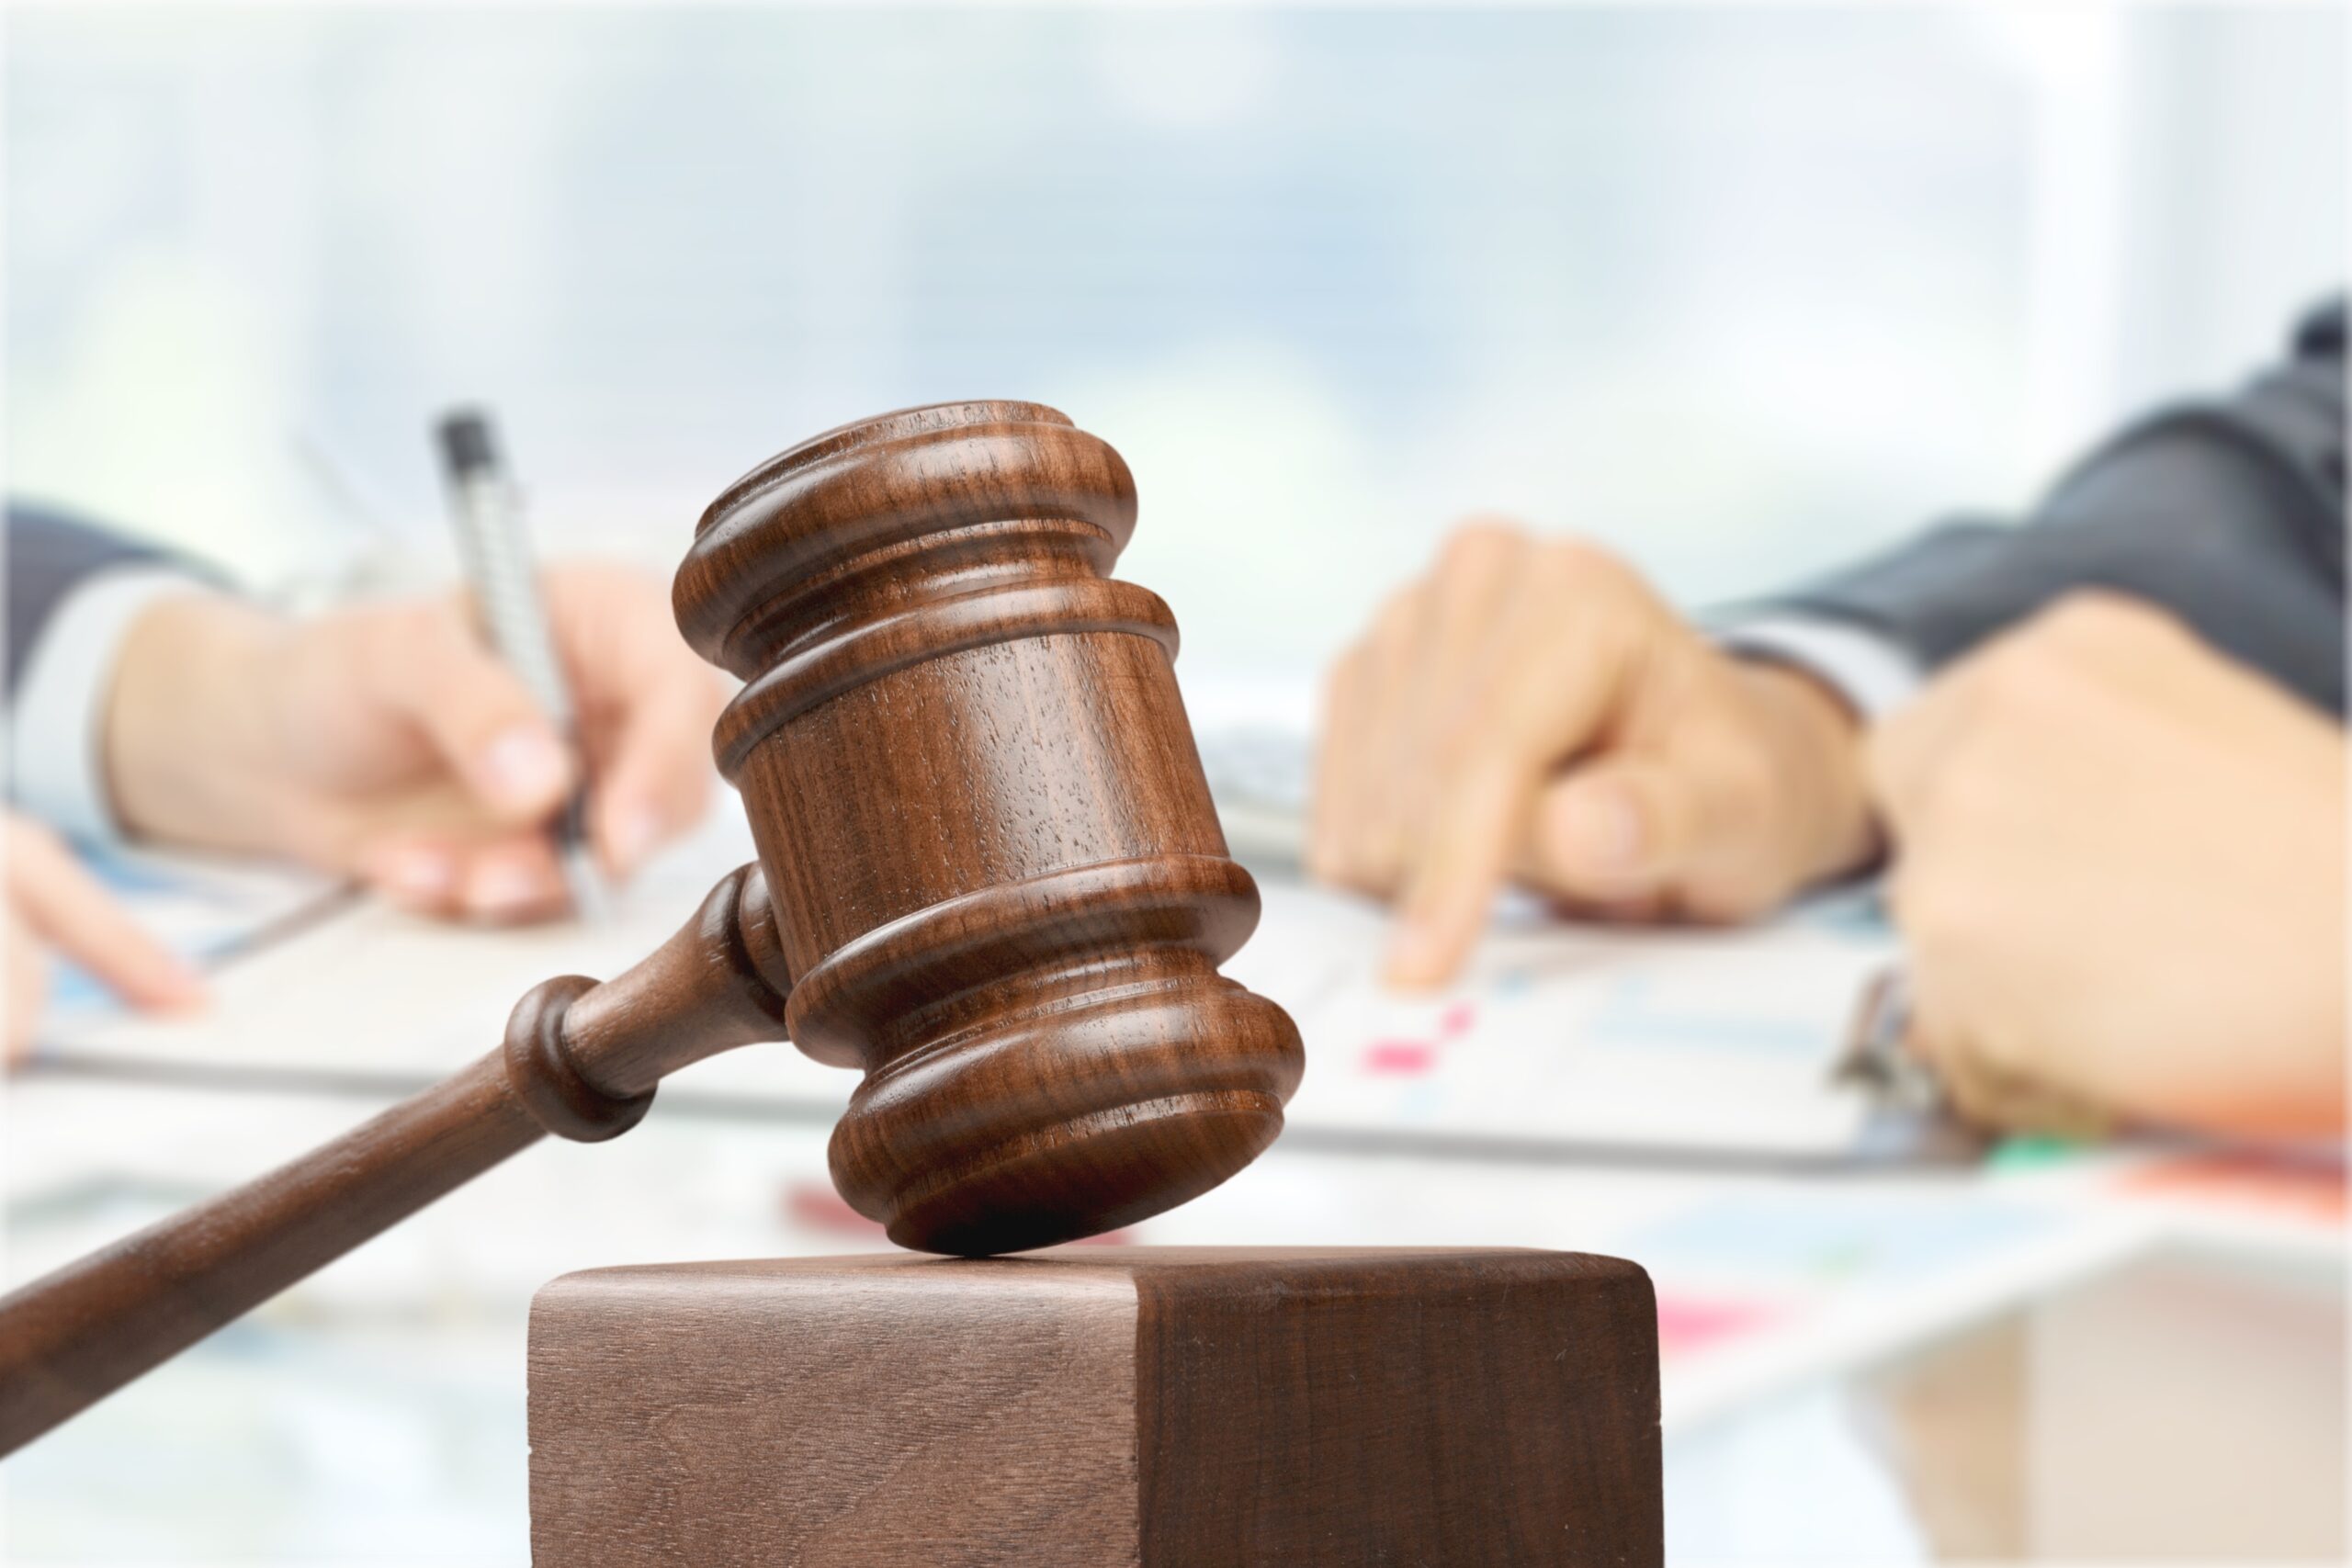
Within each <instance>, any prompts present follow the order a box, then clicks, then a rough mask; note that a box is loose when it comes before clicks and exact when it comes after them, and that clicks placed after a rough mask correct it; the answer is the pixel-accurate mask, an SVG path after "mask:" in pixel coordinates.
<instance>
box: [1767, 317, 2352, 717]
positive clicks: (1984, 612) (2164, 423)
mask: <svg viewBox="0 0 2352 1568" xmlns="http://www.w3.org/2000/svg"><path fill="white" fill-rule="evenodd" d="M2335 320H2336V325H2335V333H2334V334H2333V335H2332V336H2331V335H2329V334H2325V333H2312V332H2307V333H2306V334H2305V341H2304V342H2302V343H2301V344H2300V345H2299V348H2298V353H2297V357H2296V358H2294V359H2293V360H2292V361H2290V362H2289V363H2287V364H2285V365H2282V366H2279V367H2274V368H2273V369H2272V370H2270V371H2268V372H2267V373H2266V374H2265V375H2263V376H2261V377H2260V378H2256V380H2255V381H2254V382H2253V383H2252V384H2250V385H2249V386H2248V387H2247V388H2246V389H2244V390H2242V391H2240V392H2238V393H2236V394H2234V395H2233V396H2229V397H2224V398H2217V399H2213V400H2209V401H2203V402H2196V403H2188V404H2184V405H2182V406H2180V407H2178V408H2176V409H2173V410H2171V411H2168V412H2165V413H2162V414H2160V415H2158V416H2156V417H2154V418H2152V419H2148V420H2144V421H2142V422H2141V423H2138V424H2136V425H2134V426H2132V427H2131V428H2130V429H2128V430H2126V431H2125V432H2123V433H2122V434H2120V435H2118V436H2117V437H2116V438H2115V439H2113V440H2111V441H2109V443H2107V444H2106V445H2105V446H2102V447H2101V448H2100V449H2098V451H2096V452H2094V453H2092V454H2091V455H2090V456H2089V457H2087V458H2086V459H2085V460H2084V461H2083V462H2082V463H2081V464H2080V465H2079V466H2078V467H2077V468H2075V470H2074V471H2073V472H2072V473H2071V474H2069V475H2068V476H2067V477H2066V478H2065V479H2064V481H2063V482H2062V483H2061V484H2059V485H2058V486H2057V487H2056V488H2055V489H2054V490H2053V491H2052V493H2051V494H2050V496H2049V497H2048V498H2047V499H2046V500H2045V501H2044V502H2041V504H2040V505H2039V506H2038V507H2037V508H2036V509H2035V511H2034V512H2033V513H2031V514H2030V517H2029V518H2028V519H2027V520H2026V521H2025V522H2024V523H2023V524H2022V525H2019V526H2017V527H2008V526H2004V525H1999V524H1996V523H1988V522H1962V523H1957V524H1953V525H1948V526H1945V527H1942V528H1939V529H1938V530H1935V531H1934V532H1931V533H1928V534H1926V535H1923V536H1920V537H1918V538H1917V539H1916V540H1913V541H1912V542H1910V543H1907V544H1905V545H1903V546H1900V547H1896V548H1895V549H1894V550H1892V551H1890V552H1888V553H1886V554H1884V555H1882V556H1880V557H1877V558H1873V559H1871V560H1867V561H1864V562H1861V563H1860V564H1858V565H1856V566H1854V567H1852V568H1850V569H1849V570H1845V571H1842V572H1839V573H1838V574H1836V575H1833V576H1832V577H1830V578H1828V579H1826V580H1825V581H1819V582H1815V583H1813V584H1809V585H1806V586H1804V587H1802V588H1799V589H1797V590H1795V591H1793V592H1790V593H1788V594H1786V595H1784V596H1781V597H1780V598H1779V599H1777V600H1776V601H1774V602H1773V604H1771V606H1770V608H1771V609H1772V610H1773V611H1775V612H1778V613H1781V614H1790V613H1793V614H1795V615H1800V616H1807V617H1815V618H1822V619H1827V620H1831V621H1836V622H1843V623H1846V624H1848V625H1852V626H1861V627H1866V628H1868V629H1870V630H1871V631H1872V632H1874V633H1876V634H1878V635H1881V636H1883V637H1888V638H1889V639H1891V640H1893V641H1894V642H1896V643H1898V644H1900V645H1901V646H1902V647H1904V648H1905V649H1907V650H1908V651H1909V653H1910V654H1911V655H1912V656H1913V657H1914V658H1915V659H1916V660H1917V661H1918V663H1919V665H1920V667H1921V668H1922V669H1923V670H1926V671H1934V670H1936V669H1938V668H1939V667H1941V666H1943V665H1945V664H1947V663H1949V662H1951V660H1955V659H1957V658H1959V657H1961V656H1962V655H1963V654H1965V653H1967V652H1969V651H1970V650H1971V649H1974V648H1976V647H1978V646H1979V645H1981V644H1982V643H1984V642H1985V641H1986V640H1987V639H1989V638H1991V637H1996V636H1997V635H1999V634H2000V633H2002V632H2004V631H2006V630H2007V629H2008V628H2009V627H2011V626H2017V625H2018V624H2020V623H2021V622H2023V621H2024V620H2026V619H2027V618H2029V617H2030V616H2031V615H2034V614H2036V613H2037V612H2039V611H2041V609H2043V608H2044V607H2045V606H2047V605H2049V604H2052V602H2054V601H2056V600H2058V599H2060V598H2062V597H2064V596H2065V595H2067V594H2070V593H2073V592H2078V591H2081V590H2084V589H2110V590H2115V591H2118V592H2122V593H2125V594H2128V595H2130V596H2131V597H2132V598H2135V599H2138V600H2141V601H2143V602H2144V603H2147V604H2153V605H2155V606H2157V607H2159V608H2162V609H2165V610H2167V611H2169V612H2171V613H2172V614H2173V615H2175V616H2176V617H2177V618H2178V619H2179V620H2181V621H2182V622H2184V623H2186V624H2187V625H2188V626H2190V627H2191V628H2192V629H2194V630H2195V631H2196V632H2197V633H2198V635H2199V637H2201V638H2202V639H2203V640H2204V641H2205V642H2206V643H2208V644H2209V645H2211V647H2213V648H2215V649H2218V650H2220V651H2221V652H2222V653H2225V654H2228V655H2230V656H2231V657H2232V658H2233V659H2235V660H2238V661H2239V662H2240V663H2243V664H2245V665H2248V666H2251V667H2252V668H2254V669H2256V670H2258V671H2262V672H2263V673H2265V674H2267V675H2268V676H2269V677H2270V678H2271V679H2272V680H2273V681H2274V682H2278V684H2280V685H2283V686H2286V687H2288V688H2289V689H2290V690H2292V691H2295V692H2297V693H2298V694H2301V696H2303V697H2304V698H2305V699H2306V700H2307V701H2309V702H2311V703H2312V704H2314V705H2318V706H2320V707H2322V708H2325V709H2329V710H2332V711H2334V712H2336V713H2338V714H2341V713H2342V712H2343V711H2344V707H2345V680H2344V675H2345V659H2344V649H2345V644H2344V625H2343V609H2344V550H2343V541H2344V517H2343V510H2344V505H2345V491H2344V468H2343V462H2344V446H2343V441H2344V436H2343V421H2344V396H2345V394H2344V362H2343V355H2342V348H2341V334H2342V328H2341V317H2340V313H2339V315H2338V316H2337V317H2336V319H2335Z"/></svg>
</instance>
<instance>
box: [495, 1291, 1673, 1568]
mask: <svg viewBox="0 0 2352 1568" xmlns="http://www.w3.org/2000/svg"><path fill="white" fill-rule="evenodd" d="M530 1404H531V1411H530V1421H531V1517H532V1559H533V1562H535V1564H537V1568H646V1565H650V1564H653V1563H674V1562H692V1563H695V1564H696V1565H697V1568H750V1565H752V1564H762V1565H766V1564H779V1565H781V1564H811V1565H813V1564H823V1565H825V1568H882V1565H884V1564H889V1565H892V1568H898V1565H901V1564H910V1563H922V1564H940V1565H954V1568H964V1565H971V1568H978V1565H982V1564H1015V1563H1018V1564H1040V1565H1045V1568H1204V1565H1216V1568H1246V1565H1252V1564H1299V1565H1316V1568H1324V1565H1329V1568H1359V1565H1361V1564H1366V1563H1378V1564H1393V1565H1398V1568H1403V1565H1409V1564H1429V1565H1432V1568H1437V1565H1443V1568H1464V1565H1473V1564H1487V1563H1508V1564H1529V1565H1533V1568H1550V1565H1557V1564H1590V1565H1599V1564H1609V1565H1611V1568H1645V1565H1652V1564H1656V1563H1657V1562H1660V1560H1661V1558H1662V1554H1663V1544H1662V1542H1663V1514H1662V1503H1661V1496H1660V1492H1659V1468H1658V1467H1659V1451H1658V1427H1657V1416H1658V1406H1657V1317H1656V1305H1655V1302H1654V1300H1653V1298H1652V1296H1651V1292H1650V1289H1649V1282H1648V1280H1647V1278H1646V1276H1645V1275H1644V1274H1643V1273H1642V1271H1641V1270H1640V1269H1637V1268H1635V1267H1634V1266H1633V1265H1632V1264H1628V1263H1623V1262H1619V1261H1617V1260H1615V1259H1611V1258H1589V1257H1584V1256H1579V1255H1575V1254H1563V1253H1545V1252H1531V1251H1510V1250H1488V1249H1475V1250H1462V1249H1429V1250H1421V1251H1411V1250H1387V1249H1382V1250H1363V1249H1338V1248H1334V1249H1317V1248H1304V1249H1227V1248H1149V1247H1083V1248H1057V1249H1054V1250H1052V1251H1049V1252H1045V1253H1038V1254H1033V1255H1030V1256H1028V1257H1024V1258H997V1259H986V1260H941V1259H929V1260H925V1259H916V1258H904V1257H878V1258H809V1259H792V1260H782V1261H771V1262H749V1263H714V1264H685V1265H678V1266H674V1267H662V1268H650V1269H602V1270H596V1271H594V1272H592V1273H588V1274H579V1275H572V1276H570V1277H568V1278H566V1279H563V1280H557V1281H556V1282H555V1283H553V1284H551V1285H549V1286H548V1287H547V1289H546V1290H544V1291H542V1292H540V1294H539V1297H538V1299H537V1302H536V1303H534V1306H533V1311H532V1321H531V1391H530Z"/></svg>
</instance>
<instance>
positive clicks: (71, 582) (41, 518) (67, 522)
mask: <svg viewBox="0 0 2352 1568" xmlns="http://www.w3.org/2000/svg"><path fill="white" fill-rule="evenodd" d="M6 551H7V582H8V624H7V666H6V690H7V693H8V696H9V698H10V699H11V700H12V701H13V700H14V699H15V697H16V694H17V679H18V677H19V676H20V675H22V674H23V672H24V668H25V660H26V656H27V655H28V654H29V653H30V652H31V650H32V649H33V645H34V644H36V643H37V642H39V641H40V634H41V632H42V631H43V630H44V629H46V628H47V626H49V620H50V616H51V615H54V614H55V613H56V610H57V607H58V606H59V605H60V604H63V603H64V602H65V601H66V599H67V598H68V597H69V596H70V595H71V594H72V593H73V592H74V589H75V588H76V587H78V586H79V585H80V584H82V583H83V582H85V581H88V580H89V579H90V578H93V577H95V576H96V575H97V574H98V573H100V572H102V571H107V570H113V569H114V568H116V567H120V566H129V565H136V564H139V563H142V562H160V561H174V562H175V564H182V565H184V564H185V563H179V562H177V561H176V558H174V557H172V556H169V555H167V554H166V553H165V552H164V551H162V550H159V549H156V548H155V547H153V546H150V545H142V544H140V543H138V542H136V541H135V540H131V539H127V538H124V537H122V536H120V535H118V534H111V533H108V532H107V531H106V530H105V529H103V528H100V527H97V526H96V525H92V524H89V523H85V522H82V521H80V520H79V519H76V518H72V517H68V516H66V515H65V514H64V513H60V512H52V511H49V510H46V509H43V508H40V507H32V506H25V505H19V504H17V503H15V502H11V503H10V504H9V506H8V517H7V529H6Z"/></svg>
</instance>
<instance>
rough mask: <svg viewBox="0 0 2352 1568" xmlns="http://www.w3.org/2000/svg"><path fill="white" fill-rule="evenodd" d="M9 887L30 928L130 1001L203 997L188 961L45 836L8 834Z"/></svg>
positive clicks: (158, 1004) (185, 1001)
mask: <svg viewBox="0 0 2352 1568" xmlns="http://www.w3.org/2000/svg"><path fill="white" fill-rule="evenodd" d="M8 892H9V897H10V901H11V902H12V903H13V904H14V905H15V906H16V908H17V911H18V912H19V913H20V914H21V915H22V916H23V918H24V921H25V924H26V926H27V928H28V930H30V931H32V932H33V933H34V934H35V935H36V936H39V937H40V939H41V940H42V941H44V942H48V943H49V944H50V945H51V947H53V948H55V949H56V950H57V951H58V952H59V953H61V954H62V955H63V956H64V957H66V958H69V959H71V960H73V961H74V963H75V964H79V965H81V966H82V967H83V968H84V969H86V970H87V971H89V973H90V974H91V976H93V977H95V978H96V980H97V981H98V982H99V983H100V984H101V985H103V986H105V987H107V989H108V990H110V991H112V992H114V993H115V994H116V995H118V996H119V997H121V998H123V999H124V1000H125V1001H127V1002H130V1004H131V1005H132V1006H134V1007H141V1008H184V1007H188V1006H192V1005H194V1004H195V1003H197V1002H198V1001H200V1000H201V999H202V998H203V995H204V982H203V980H202V978H201V977H200V976H198V974H197V972H196V971H195V970H194V969H193V968H192V967H190V966H189V965H188V964H187V961H186V960H184V959H182V958H181V957H180V956H179V954H177V953H174V952H173V951H172V950H171V949H170V948H168V947H165V946H164V944H163V943H162V942H159V941H157V940H156V939H155V937H154V936H153V934H152V933H150V932H149V931H147V929H146V928H145V927H143V926H141V924H140V923H139V922H138V921H137V920H135V919H132V918H131V916H130V911H129V910H127V909H125V908H123V907H122V906H121V905H120V904H119V903H118V902H116V900H115V897H114V896H113V895H112V894H111V893H109V892H107V889H106V887H105V886H103V885H102V884H100V883H99V881H98V880H97V878H96V877H94V876H92V875H91V874H89V873H88V872H87V871H85V870H84V869H83V868H82V866H81V864H80V863H78V862H76V861H75V860H74V857H73V856H72V855H71V854H69V853H68V852H66V851H65V849H64V847H63V846H62V845H61V844H59V843H58V842H57V840H54V839H52V838H51V837H49V836H48V835H47V834H45V833H37V832H31V831H26V830H17V831H12V832H11V833H10V834H9V835H8Z"/></svg>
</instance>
